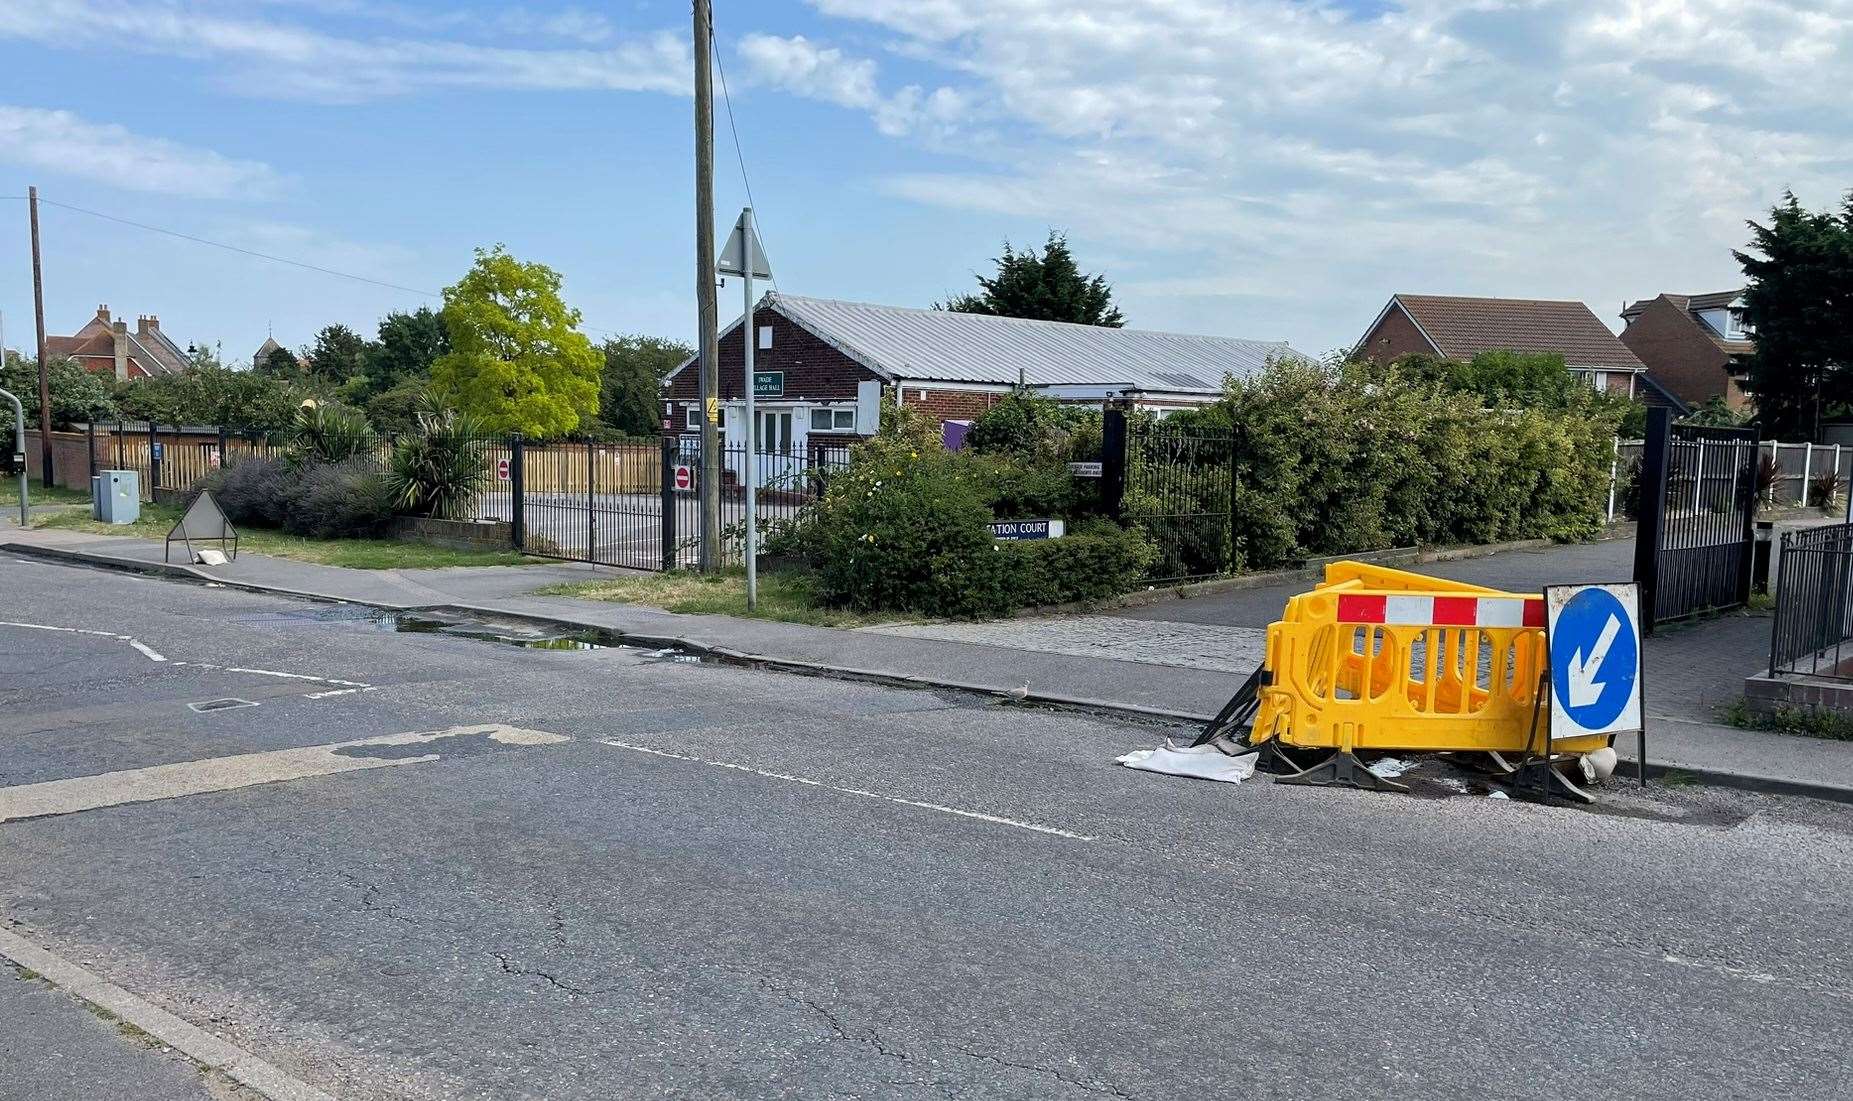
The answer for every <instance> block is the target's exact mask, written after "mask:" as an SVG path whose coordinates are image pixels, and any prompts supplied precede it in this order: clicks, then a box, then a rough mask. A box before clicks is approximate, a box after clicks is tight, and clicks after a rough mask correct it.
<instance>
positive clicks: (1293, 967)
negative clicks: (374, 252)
mask: <svg viewBox="0 0 1853 1101" xmlns="http://www.w3.org/2000/svg"><path fill="white" fill-rule="evenodd" d="M0 593H4V594H5V602H4V610H3V611H0V620H4V621H5V624H4V625H0V715H4V716H5V720H6V721H5V723H4V725H3V726H0V925H3V926H4V928H5V929H6V930H8V931H9V932H11V933H13V934H15V935H17V936H21V937H25V938H27V939H29V940H31V941H32V942H34V943H36V944H38V945H40V946H42V947H44V948H48V949H51V950H53V951H56V952H58V953H60V954H62V955H63V956H65V957H66V958H67V959H70V960H75V961H78V962H80V963H81V964H83V965H84V966H85V967H88V968H89V969H91V970H92V971H94V972H96V973H98V974H100V975H102V976H103V977H104V978H106V979H108V980H110V981H112V982H115V983H116V984H118V985H120V986H122V987H125V988H127V989H128V990H130V991H133V992H134V993H136V994H138V995H140V996H142V997H144V998H146V999H148V1000H150V1001H152V1002H154V1003H155V1004H157V1005H159V1006H161V1007H163V1008H165V1009H167V1010H169V1011H171V1012H174V1013H176V1014H179V1015H180V1016H182V1017H184V1018H185V1019H187V1020H189V1021H191V1022H193V1023H194V1024H196V1025H199V1026H200V1027H202V1028H206V1029H208V1030H210V1031H212V1032H214V1033H218V1034H220V1035H222V1036H224V1037H225V1038H226V1039H228V1040H230V1041H232V1042H235V1043H237V1044H239V1045H242V1046H244V1047H246V1048H248V1049H249V1050H251V1051H253V1052H255V1053H256V1054H257V1055H259V1056H261V1057H262V1058H264V1059H266V1060H269V1061H270V1062H271V1063H274V1064H275V1065H277V1066H279V1067H281V1068H283V1070H285V1071H286V1072H288V1073H290V1074H292V1075H295V1076H297V1077H298V1078H300V1079H301V1080H303V1081H306V1082H309V1083H312V1084H313V1085H315V1086H318V1087H320V1088H321V1089H323V1090H326V1091H328V1092H329V1093H332V1094H334V1095H336V1096H339V1097H343V1098H400V1097H410V1098H541V1097H545V1098H605V1097H613V1096H633V1095H640V1094H651V1095H670V1096H700V1097H714V1096H728V1097H871V1096H880V1097H944V1096H956V1097H973V1098H1022V1097H1088V1096H1109V1097H1134V1098H1164V1097H1180V1096H1223V1095H1227V1096H1267V1097H1287V1098H1352V1097H1357V1098H1364V1097H1382V1096H1387V1095H1392V1094H1395V1095H1409V1096H1423V1097H1463V1098H1466V1097H1472V1098H1479V1097H1489V1096H1497V1097H1550V1098H1583V1097H1588V1098H1604V1099H1606V1098H1611V1097H1615V1096H1663V1097H1689V1096H1696V1095H1703V1096H1706V1097H1709V1098H1733V1097H1744V1098H1764V1097H1769V1096H1784V1097H1830V1096H1836V1095H1844V1089H1845V1083H1846V1082H1847V1080H1848V1075H1849V1073H1850V1072H1853V1066H1849V1058H1850V1057H1849V1054H1848V1053H1849V1050H1850V1047H1849V1044H1848V1042H1847V1041H1848V1039H1849V1035H1848V1024H1847V1022H1848V1020H1849V1013H1848V1009H1849V1006H1853V986H1850V985H1849V979H1848V976H1849V975H1850V974H1853V966H1850V964H1853V957H1850V955H1849V951H1850V950H1849V947H1848V940H1847V938H1846V935H1845V915H1846V913H1847V912H1848V910H1849V907H1853V876H1849V875H1848V870H1849V868H1853V811H1849V809H1848V808H1845V807H1839V806H1832V805H1826V804H1817V803H1813V802H1809V801H1806V800H1790V799H1782V798H1776V797H1768V796H1757V795H1750V794H1743V793H1731V792H1722V791H1716V790H1710V789H1697V790H1695V789H1679V788H1671V787H1669V788H1661V789H1652V790H1650V792H1649V793H1648V794H1645V795H1640V794H1634V793H1631V792H1628V791H1622V792H1617V793H1616V794H1615V795H1614V797H1613V799H1612V800H1611V804H1610V806H1609V807H1608V809H1607V811H1606V812H1604V813H1591V812H1589V811H1585V810H1579V809H1571V808H1566V807H1550V808H1546V807H1538V806H1532V805H1529V804H1524V803H1518V802H1512V801H1501V800H1494V799H1489V798H1486V797H1484V795H1482V794H1477V793H1474V792H1472V791H1468V792H1467V793H1465V794H1461V795H1458V796H1455V797H1449V798H1435V799H1416V798H1411V797H1399V796H1387V795H1374V794H1366V793H1359V792H1350V791H1321V790H1311V789H1297V788H1290V787H1282V786H1276V785H1269V784H1250V785H1244V786H1241V787H1230V786H1226V785H1218V784H1210V783H1204V782H1200V781H1189V780H1180V779H1175V778H1171V777H1157V776H1152V775H1148V774H1144V773H1135V772H1131V771H1129V770H1126V769H1122V768H1119V767H1117V766H1116V765H1114V764H1113V759H1114V757H1116V756H1117V755H1119V754H1121V753H1123V752H1125V751H1126V750H1128V749H1131V748H1134V747H1138V746H1146V745H1151V744H1153V743H1154V742H1155V741H1156V740H1157V739H1158V738H1159V737H1161V736H1162V735H1163V734H1164V733H1165V731H1164V730H1163V729H1161V728H1156V727H1151V726H1144V725H1126V724H1115V723H1110V722H1105V721H1099V720H1094V719H1089V718H1084V717H1079V716H1076V715H1072V714H1067V713H1059V712H1051V711H1043V710H1036V709H1028V708H1022V707H1011V706H1003V705H997V704H989V703H982V702H977V701H975V700H973V699H972V698H969V697H964V696H959V695H956V694H937V693H932V692H924V691H904V690H898V689H890V688H884V687H877V686H873V685H863V684H852V683H844V682H838V681H831V680H825V679H819V678H807V677H795V676H786V675H780V674H773V673H766V672H758V671H750V670H743V669H738V668H733V667H728V666H718V665H709V664H703V663H700V662H687V661H678V660H674V658H675V656H674V655H668V654H656V653H651V652H648V651H637V650H625V649H607V650H588V651H554V650H543V649H527V648H516V647H512V646H506V645H501V644H498V643H492V642H483V641H476V640H471V639H464V638H458V637H451V636H448V635H445V634H442V633H435V634H432V633H424V634H402V633H396V632H395V631H393V630H391V627H392V624H390V623H388V622H382V621H380V620H379V618H378V617H376V616H373V615H371V614H369V613H367V612H365V611H364V610H360V609H355V608H352V607H344V606H339V605H320V604H307V603H297V602H292V601H289V600H284V599H281V598H275V597H269V596H260V595H255V594H249V593H242V592H238V591H234V590H229V589H216V588H207V587H204V586H199V585H184V584H176V583H171V582H163V581H156V580H151V579H145V578H140V577H131V576H126V575H119V574H111V573H102V572H90V571H84V570H79V569H73V568H68V567H62V566H51V565H45V564H37V563H26V562H21V561H17V560H12V559H6V558H0ZM1000 653H1002V652H1001V651H1000ZM157 659H158V660H157ZM1002 660H1007V658H1005V659H1002ZM227 701H231V702H233V703H234V704H236V705H234V706H226V707H222V708H221V707H215V706H213V705H216V704H224V703H226V702H227ZM240 701H241V702H240ZM1425 767H1426V766H1425ZM99 1024H100V1023H99V1022H98V1021H97V1019H96V1018H95V1017H93V1016H91V1015H90V1014H88V1013H86V1012H84V1011H83V1010H82V1009H81V1008H80V1007H78V1006H77V1005H76V1003H75V1002H74V1001H72V1000H71V999H70V998H69V996H68V995H66V994H65V993H64V992H63V991H61V990H58V989H54V988H49V987H45V986H44V985H43V984H40V983H37V982H36V981H34V980H33V979H32V978H31V977H30V976H28V975H24V974H23V973H22V974H20V975H19V976H18V977H17V978H15V977H13V976H12V975H11V974H9V973H8V972H6V971H4V970H0V1097H5V1098H41V1097H67V1096H68V1097H83V1098H86V1099H115V1098H124V1099H126V1098H146V1097H158V1098H168V1097H181V1096H225V1095H228V1094H227V1093H226V1090H225V1087H224V1085H223V1083H217V1082H214V1081H212V1080H209V1079H204V1078H201V1077H200V1076H199V1075H197V1073H196V1072H193V1071H192V1069H191V1068H190V1067H188V1066H187V1065H186V1064H184V1063H183V1062H180V1061H178V1060H176V1059H175V1057H174V1056H173V1055H172V1054H171V1053H164V1052H161V1051H160V1050H158V1049H156V1048H151V1047H147V1046H145V1045H143V1044H141V1043H139V1042H138V1041H137V1040H136V1039H135V1038H134V1037H133V1036H124V1035H120V1034H117V1033H115V1032H114V1031H113V1030H112V1029H110V1028H107V1027H99ZM102 1024H107V1022H102Z"/></svg>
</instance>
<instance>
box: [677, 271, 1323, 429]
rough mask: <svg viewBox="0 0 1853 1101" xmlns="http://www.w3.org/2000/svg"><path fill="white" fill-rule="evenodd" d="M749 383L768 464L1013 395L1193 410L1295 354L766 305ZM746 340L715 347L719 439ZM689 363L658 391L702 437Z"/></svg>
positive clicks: (737, 410)
mask: <svg viewBox="0 0 1853 1101" xmlns="http://www.w3.org/2000/svg"><path fill="white" fill-rule="evenodd" d="M753 313H754V317H753V320H754V337H753V339H754V341H755V343H754V352H753V370H754V378H755V390H754V405H755V410H754V413H755V417H756V418H757V420H758V421H759V425H758V428H759V432H758V438H759V440H760V441H761V447H762V449H764V450H767V451H774V452H784V453H791V454H808V453H810V452H811V451H812V450H815V449H816V448H818V447H828V446H829V445H830V444H831V443H832V442H837V441H847V440H850V439H855V438H857V437H860V436H866V435H869V434H872V433H873V432H874V431H875V429H876V427H877V426H878V425H879V423H880V408H879V404H880V403H881V402H899V403H901V404H905V405H907V406H911V407H913V408H916V409H920V410H923V411H925V412H927V413H929V414H931V415H932V416H934V417H936V418H937V419H938V420H940V421H941V422H942V423H944V424H947V425H949V426H951V428H950V430H949V431H948V434H947V438H948V440H949V441H955V440H956V439H957V438H961V437H962V432H961V431H960V430H959V429H960V426H962V425H964V424H968V423H969V422H970V421H971V420H972V419H973V418H975V417H977V416H978V415H979V414H981V413H983V412H984V411H985V410H986V409H988V408H990V407H991V406H992V405H994V404H996V403H997V401H999V400H1000V399H1001V398H1002V397H1003V396H1004V395H1005V394H1008V393H1010V391H1011V390H1012V389H1014V388H1015V387H1016V386H1018V385H1024V386H1028V387H1030V388H1032V389H1035V390H1037V391H1039V392H1041V393H1044V394H1047V395H1049V396H1050V397H1053V398H1056V399H1058V400H1061V401H1070V402H1087V403H1093V404H1099V403H1100V402H1103V401H1105V400H1108V399H1110V398H1123V399H1126V400H1129V401H1132V402H1133V403H1135V404H1136V405H1139V406H1142V407H1146V408H1152V409H1176V408H1184V407H1188V406H1192V405H1202V404H1205V403H1208V402H1211V401H1214V400H1216V398H1217V396H1218V395H1220V394H1221V393H1222V386H1223V379H1224V378H1225V376H1229V375H1234V376H1237V377H1246V376H1248V375H1251V374H1253V373H1255V372H1257V371H1259V370H1260V369H1261V368H1262V367H1264V366H1266V364H1267V362H1268V360H1269V359H1275V358H1284V357H1296V358H1304V357H1302V356H1300V353H1298V352H1295V351H1294V350H1293V349H1292V348H1289V347H1288V346H1287V345H1286V344H1285V343H1279V342H1263V341H1254V340H1235V339H1230V338H1227V337H1215V336H1185V335H1181V334H1176V333H1157V332H1147V331H1144V330H1139V329H1109V328H1102V327H1100V326H1094V325H1070V324H1065V323H1062V322H1056V321H1029V320H1024V319H1022V318H1013V317H989V316H985V315H981V314H966V313H951V312H948V311H944V310H921V309H910V308H906V307H900V306H877V305H870V304H867V303H861V302H842V301H837V300H834V299H825V298H802V297H799V296H797V295H790V294H778V293H773V294H768V295H766V296H765V297H764V298H762V299H760V301H759V303H758V305H757V306H756V307H755V308H754V311H753ZM744 338H745V327H744V325H743V324H742V322H741V321H738V320H737V321H735V322H734V323H733V325H732V326H730V327H729V328H728V329H727V330H726V331H725V332H723V333H722V334H721V338H720V375H721V393H720V399H721V408H722V430H723V432H724V434H725V436H726V438H727V439H729V440H739V439H741V438H742V437H743V435H744V427H745V423H744V418H745V401H744V399H743V397H742V386H743V383H744V371H745V363H744V354H745V353H744V349H743V347H742V344H741V341H742V340H743V339H744ZM698 359H699V357H694V358H691V359H689V360H688V361H686V362H684V363H683V364H682V365H681V366H680V367H678V368H676V370H674V371H672V372H670V374H669V376H668V378H667V379H665V380H664V398H665V400H666V402H667V405H668V410H669V416H670V418H671V421H672V425H673V427H674V428H676V429H680V430H682V431H683V432H685V433H690V434H692V433H695V432H698V431H699V430H700V424H701V410H700V404H699V398H700V394H699V386H700V372H699V371H698V369H697V366H696V364H697V360H698Z"/></svg>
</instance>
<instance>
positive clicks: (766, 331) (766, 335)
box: [759, 325, 772, 352]
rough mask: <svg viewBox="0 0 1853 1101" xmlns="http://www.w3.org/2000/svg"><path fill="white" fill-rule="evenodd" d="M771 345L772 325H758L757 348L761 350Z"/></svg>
mask: <svg viewBox="0 0 1853 1101" xmlns="http://www.w3.org/2000/svg"><path fill="white" fill-rule="evenodd" d="M771 347H772V326H770V325H761V326H760V327H759V350H760V351H762V352H763V351H766V350H767V349H769V348H771Z"/></svg>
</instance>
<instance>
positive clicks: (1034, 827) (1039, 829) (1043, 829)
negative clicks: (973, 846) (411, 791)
mask: <svg viewBox="0 0 1853 1101" xmlns="http://www.w3.org/2000/svg"><path fill="white" fill-rule="evenodd" d="M599 741H600V742H601V743H602V744H604V745H608V746H612V747H613V748H616V749H628V750H631V751H633V752H635V753H647V754H649V755H650V756H652V757H667V758H669V759H670V760H672V761H688V762H691V763H693V764H700V765H709V766H711V767H714V768H726V769H732V770H733V771H735V772H746V773H750V774H752V775H754V776H763V777H765V778H766V779H768V780H783V781H785V782H786V783H788V784H802V785H803V786H805V787H812V788H821V789H823V790H825V791H834V792H837V793H838V794H841V795H857V796H861V797H862V798H864V799H879V800H881V801H882V802H884V803H899V804H900V805H901V806H904V807H917V808H919V809H920V810H931V811H938V812H939V813H941V814H956V815H958V816H959V817H960V818H974V819H977V820H978V821H980V822H990V823H993V824H994V825H999V826H1012V827H1015V828H1016V829H1019V830H1030V831H1032V832H1034V833H1046V834H1048V835H1050V836H1051V837H1066V838H1068V839H1069V840H1070V841H1098V840H1100V839H1099V838H1098V837H1089V836H1087V835H1086V834H1080V833H1070V832H1068V831H1067V830H1060V829H1056V828H1055V827H1054V826H1044V825H1039V824H1037V823H1035V822H1024V821H1020V820H1018V819H1015V818H1003V817H1000V816H998V815H995V814H984V813H982V812H980V811H975V810H960V809H959V808H957V807H948V806H945V805H943V804H940V803H926V802H922V801H920V800H918V799H903V798H901V797H900V796H898V795H883V794H882V793H880V792H878V791H864V790H863V789H862V788H851V787H844V786H842V785H841V784H832V783H827V782H825V781H823V780H811V779H807V778H806V777H803V776H791V775H788V774H786V773H783V772H767V771H766V770H765V769H761V768H753V767H751V766H749V765H737V764H734V763H733V762H731V761H715V760H710V759H709V758H707V757H694V756H690V755H688V754H685V753H671V752H669V751H668V750H666V749H653V748H651V747H650V746H647V745H633V744H631V743H630V742H620V741H615V740H613V739H610V738H601V739H599Z"/></svg>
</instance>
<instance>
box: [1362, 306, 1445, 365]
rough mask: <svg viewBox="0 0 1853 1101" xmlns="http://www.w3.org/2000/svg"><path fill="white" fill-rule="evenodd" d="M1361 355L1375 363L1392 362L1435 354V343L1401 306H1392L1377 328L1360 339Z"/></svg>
mask: <svg viewBox="0 0 1853 1101" xmlns="http://www.w3.org/2000/svg"><path fill="white" fill-rule="evenodd" d="M1357 351H1358V354H1360V355H1362V356H1364V357H1365V358H1366V359H1369V360H1370V361H1371V362H1373V363H1389V362H1390V361H1391V360H1395V359H1401V358H1402V357H1403V356H1409V355H1431V356H1432V355H1434V354H1435V346H1434V345H1433V344H1430V343H1429V342H1428V338H1427V337H1425V336H1423V335H1422V330H1420V329H1418V328H1416V324H1415V322H1414V321H1411V320H1410V319H1409V315H1408V314H1406V313H1404V312H1403V308H1402V307H1401V306H1391V307H1390V311H1389V312H1388V313H1386V314H1384V315H1383V320H1382V321H1379V322H1377V324H1376V327H1375V328H1373V329H1371V331H1370V332H1368V333H1365V334H1364V339H1363V340H1361V341H1359V342H1358V347H1357Z"/></svg>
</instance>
